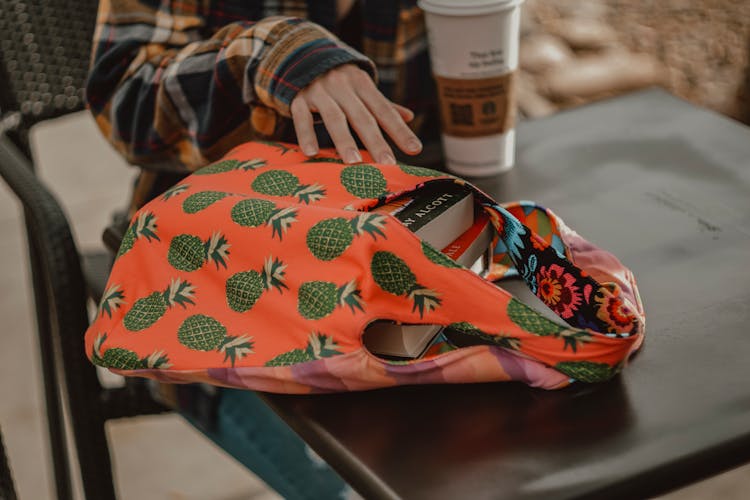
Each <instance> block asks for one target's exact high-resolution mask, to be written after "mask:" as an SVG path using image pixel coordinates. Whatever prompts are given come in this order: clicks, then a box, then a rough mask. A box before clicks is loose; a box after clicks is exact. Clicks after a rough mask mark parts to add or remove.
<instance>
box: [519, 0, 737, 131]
mask: <svg viewBox="0 0 750 500" xmlns="http://www.w3.org/2000/svg"><path fill="white" fill-rule="evenodd" d="M520 65H521V72H520V86H519V92H518V104H519V108H520V110H521V112H522V113H523V114H524V115H526V116H528V117H541V116H545V115H548V114H551V113H554V112H556V111H558V110H561V109H565V108H569V107H572V106H577V105H580V104H584V103H587V102H591V101H595V100H598V99H602V98H606V97H611V96H614V95H617V94H621V93H625V92H628V91H632V90H635V89H639V88H644V87H649V86H655V85H656V86H661V87H663V88H665V89H667V90H668V91H669V92H671V93H672V94H675V95H677V96H679V97H682V98H684V99H687V100H688V101H691V102H692V103H694V104H697V105H700V106H704V107H707V108H710V109H713V110H715V111H718V112H720V113H723V114H725V115H727V116H730V117H732V118H735V119H737V120H740V121H743V122H745V123H750V0H580V1H577V0H526V3H525V4H524V10H523V16H522V21H521V52H520Z"/></svg>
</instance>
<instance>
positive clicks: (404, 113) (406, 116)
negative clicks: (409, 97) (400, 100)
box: [391, 102, 414, 123]
mask: <svg viewBox="0 0 750 500" xmlns="http://www.w3.org/2000/svg"><path fill="white" fill-rule="evenodd" d="M391 106H393V107H394V109H395V110H396V111H398V114H399V115H401V118H402V119H403V120H404V121H405V122H406V123H409V122H410V121H412V120H413V119H414V112H413V111H412V110H410V109H409V108H405V107H404V106H401V105H400V104H396V103H395V102H392V103H391Z"/></svg>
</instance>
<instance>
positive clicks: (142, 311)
mask: <svg viewBox="0 0 750 500" xmlns="http://www.w3.org/2000/svg"><path fill="white" fill-rule="evenodd" d="M194 292H195V287H194V286H193V285H191V284H190V283H188V282H187V281H182V280H181V279H179V278H177V279H173V280H172V281H171V283H170V284H169V286H168V287H167V289H166V290H164V291H162V292H159V291H156V292H153V293H152V294H151V295H149V296H147V297H143V298H140V299H138V300H136V301H135V304H133V307H132V308H131V309H130V311H128V312H127V314H125V318H124V319H123V322H122V323H123V325H124V326H125V328H127V329H128V330H130V331H131V332H139V331H141V330H145V329H146V328H148V327H150V326H151V325H153V324H154V323H156V322H157V321H158V320H159V319H160V318H161V317H162V316H164V314H166V312H167V310H168V309H169V308H172V307H174V306H176V305H180V306H182V307H183V308H187V304H195V302H193V298H194V297H195V294H194Z"/></svg>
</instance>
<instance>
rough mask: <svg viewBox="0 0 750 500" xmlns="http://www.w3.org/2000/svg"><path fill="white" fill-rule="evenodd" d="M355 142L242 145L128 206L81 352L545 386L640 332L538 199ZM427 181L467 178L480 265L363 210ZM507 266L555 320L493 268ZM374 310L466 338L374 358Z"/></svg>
mask: <svg viewBox="0 0 750 500" xmlns="http://www.w3.org/2000/svg"><path fill="white" fill-rule="evenodd" d="M363 155H364V156H365V163H362V164H358V165H344V164H342V162H341V161H339V160H338V159H337V158H336V157H335V155H334V153H333V152H328V153H322V154H321V155H320V156H318V157H316V158H313V159H307V158H306V157H305V156H304V155H302V153H300V152H299V151H298V150H297V148H296V146H293V145H289V144H278V143H258V142H253V143H247V144H244V145H242V146H240V147H238V148H236V149H235V150H233V151H232V152H230V153H229V154H228V155H227V156H226V157H225V158H224V159H223V160H222V161H219V162H217V163H215V164H212V165H209V166H207V167H205V168H203V169H201V170H198V171H197V172H195V173H194V174H193V175H191V176H190V177H188V178H186V179H185V180H184V181H182V182H180V183H179V184H177V185H176V186H174V187H172V188H171V189H169V190H168V191H167V192H165V193H164V194H163V195H162V196H160V197H158V198H156V199H154V200H153V201H152V202H150V203H149V204H147V205H146V206H144V207H143V208H142V209H141V210H140V211H139V212H138V213H137V214H136V215H135V216H134V218H133V220H132V222H131V225H130V227H129V229H128V231H127V233H126V236H125V238H124V240H123V242H122V246H121V248H120V250H119V252H118V255H117V257H116V261H115V264H114V267H113V269H112V273H111V276H110V279H109V282H108V285H107V290H106V292H105V294H104V297H103V299H102V302H101V304H100V306H99V309H98V311H97V317H96V319H95V321H93V323H92V324H91V326H90V328H89V330H88V331H87V333H86V342H85V345H86V353H87V355H88V356H89V357H90V359H91V361H93V362H94V363H96V364H98V365H101V366H104V367H107V368H109V369H110V370H112V371H114V372H116V373H119V374H122V375H133V376H142V377H150V378H154V379H158V380H162V381H167V382H207V383H211V384H216V385H222V386H229V387H240V388H250V389H255V390H263V391H271V392H282V393H304V392H322V391H350V390H363V389H372V388H376V387H385V386H391V385H397V384H421V383H460V382H483V381H505V380H518V381H522V382H525V383H527V384H530V385H533V386H537V387H544V388H559V387H563V386H566V385H568V384H569V383H571V382H572V381H575V380H578V381H582V382H597V381H603V380H606V379H608V378H610V377H612V376H613V375H614V374H616V373H617V372H618V371H619V370H620V369H622V367H623V366H624V364H625V363H626V362H627V360H628V358H629V356H630V355H631V354H632V353H633V352H634V351H636V350H637V349H638V348H639V347H640V345H641V343H642V340H643V333H644V330H643V329H644V315H643V310H642V306H641V303H640V300H639V298H638V292H637V289H636V285H635V281H634V278H633V276H632V274H631V273H630V271H629V270H628V269H626V268H625V267H624V266H623V265H622V264H621V263H620V262H619V261H618V260H617V259H616V258H615V257H614V256H613V255H611V254H610V253H608V252H605V251H603V250H601V249H599V248H597V247H595V246H594V245H592V244H591V243H589V242H587V241H586V240H584V239H583V238H582V237H581V236H579V235H578V234H577V233H576V232H574V231H573V230H571V229H569V228H568V227H567V226H566V225H565V224H564V223H563V222H562V220H560V219H559V218H558V217H556V216H555V215H554V214H553V213H552V212H551V211H549V210H547V209H544V208H542V207H540V206H537V205H534V204H532V203H526V202H523V203H511V204H505V205H500V204H498V203H496V202H495V201H494V200H492V199H490V198H489V197H488V196H486V195H485V194H483V193H482V192H480V191H479V190H477V189H476V188H474V187H473V186H471V185H470V184H468V183H465V181H463V180H461V179H458V178H455V177H452V176H450V175H446V174H444V173H441V172H437V171H433V170H429V169H425V168H420V167H410V166H405V165H377V164H374V163H367V161H368V159H369V157H368V156H367V153H366V152H363ZM437 183H459V184H465V185H466V186H467V187H468V188H469V189H471V190H473V191H474V200H475V203H476V204H477V207H478V208H479V209H481V210H483V211H485V212H486V213H487V214H488V215H489V218H490V220H491V221H492V224H493V225H494V227H495V228H496V229H497V233H498V237H497V245H496V247H495V251H494V257H493V264H492V270H491V273H490V276H489V277H488V278H487V279H485V278H482V277H480V276H478V275H477V274H474V273H472V272H471V271H470V270H468V269H466V268H464V267H462V266H459V265H457V264H456V263H455V262H454V261H453V260H451V259H450V258H448V257H446V256H445V255H444V254H442V253H441V252H440V251H438V250H436V249H435V248H432V247H431V246H430V245H428V244H427V243H425V242H423V241H421V240H420V239H419V238H418V237H417V236H416V235H415V234H414V233H412V232H411V231H409V230H408V229H407V228H406V227H405V226H403V225H402V224H400V223H399V222H398V221H397V220H396V219H395V218H394V217H393V216H391V215H388V214H383V213H378V212H376V211H372V209H373V208H376V207H378V206H380V205H382V204H384V203H387V202H389V201H390V200H393V199H395V198H396V197H398V196H399V195H401V194H404V193H410V192H416V190H418V189H420V188H423V187H424V186H426V185H428V184H437ZM511 274H515V275H518V276H520V277H522V278H523V280H524V281H525V282H526V284H527V285H528V286H529V288H530V289H531V290H532V291H533V292H534V293H535V294H536V295H537V296H538V297H539V298H540V299H541V300H542V301H544V302H545V304H547V305H548V306H549V307H550V308H551V309H552V310H553V311H554V312H555V313H556V314H557V315H558V316H559V317H560V318H561V321H560V322H554V321H550V320H549V319H546V318H545V317H543V316H542V315H540V314H539V313H537V312H536V311H535V310H533V309H531V308H529V307H527V306H526V305H524V304H523V303H521V302H520V301H518V300H517V299H515V298H514V297H513V296H512V295H511V294H510V293H508V292H507V291H505V290H504V289H503V288H502V280H500V281H499V282H493V281H494V280H498V279H500V278H503V277H504V276H509V275H511ZM377 320H389V321H393V322H397V323H401V324H430V325H446V326H448V325H450V326H451V328H452V329H453V331H459V332H461V333H462V335H469V336H472V338H474V339H475V342H473V343H475V344H476V345H472V346H467V347H460V348H458V347H455V345H454V344H452V343H450V342H445V341H444V342H436V343H435V344H434V345H432V346H431V347H430V348H429V350H428V351H427V352H426V353H425V354H424V355H423V356H422V357H420V358H418V359H414V360H409V361H392V360H390V361H389V360H387V359H383V358H381V357H379V356H376V355H374V354H373V353H371V352H370V351H369V350H368V349H367V348H366V347H365V346H364V345H363V342H362V334H363V331H364V330H365V328H366V327H367V325H369V324H370V323H372V322H374V321H377ZM443 340H444V339H443Z"/></svg>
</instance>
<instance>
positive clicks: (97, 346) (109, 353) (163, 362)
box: [91, 333, 172, 370]
mask: <svg viewBox="0 0 750 500" xmlns="http://www.w3.org/2000/svg"><path fill="white" fill-rule="evenodd" d="M106 340H107V334H106V333H100V334H99V335H98V336H97V337H96V340H95V341H94V347H93V349H92V352H91V361H92V362H93V363H94V364H96V365H99V366H103V367H105V368H115V369H118V370H138V369H144V368H146V369H148V368H152V369H153V368H159V369H167V368H171V367H172V365H171V364H170V363H169V358H168V357H167V355H166V354H165V353H164V351H154V352H153V353H152V354H150V355H149V356H146V357H145V358H139V357H138V354H136V353H135V352H133V351H131V350H128V349H123V348H121V347H111V348H109V349H107V350H105V351H104V353H102V344H104V341H106Z"/></svg>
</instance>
